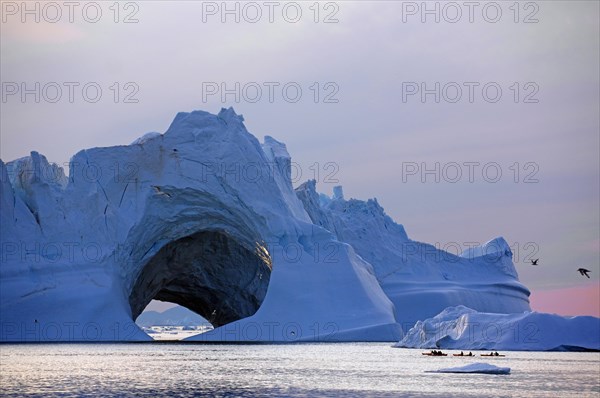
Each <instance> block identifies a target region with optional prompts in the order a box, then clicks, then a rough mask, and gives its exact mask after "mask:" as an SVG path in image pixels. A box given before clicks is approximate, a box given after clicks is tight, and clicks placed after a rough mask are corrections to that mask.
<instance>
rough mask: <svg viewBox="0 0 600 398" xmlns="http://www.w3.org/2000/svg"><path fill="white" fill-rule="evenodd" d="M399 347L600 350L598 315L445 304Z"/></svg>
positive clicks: (413, 329) (408, 334)
mask: <svg viewBox="0 0 600 398" xmlns="http://www.w3.org/2000/svg"><path fill="white" fill-rule="evenodd" d="M396 347H407V348H444V349H454V350H512V351H582V350H600V318H596V317H592V316H575V317H564V316H560V315H556V314H545V313H539V312H530V311H526V312H523V313H520V314H494V313H482V312H477V311H475V310H473V309H471V308H468V307H465V306H456V307H450V308H447V309H445V310H444V311H442V312H441V313H439V314H438V315H436V316H435V317H433V318H430V319H426V320H424V321H419V322H417V323H416V324H415V326H414V327H413V328H412V329H411V330H410V331H409V332H408V333H407V334H406V335H405V336H404V338H403V339H402V340H401V341H400V342H398V343H397V344H396Z"/></svg>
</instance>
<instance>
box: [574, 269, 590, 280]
mask: <svg viewBox="0 0 600 398" xmlns="http://www.w3.org/2000/svg"><path fill="white" fill-rule="evenodd" d="M577 271H579V273H580V274H581V275H582V276H587V277H588V278H589V277H590V276H589V275H588V272H592V271H590V270H589V269H585V268H579V269H578V270H577Z"/></svg>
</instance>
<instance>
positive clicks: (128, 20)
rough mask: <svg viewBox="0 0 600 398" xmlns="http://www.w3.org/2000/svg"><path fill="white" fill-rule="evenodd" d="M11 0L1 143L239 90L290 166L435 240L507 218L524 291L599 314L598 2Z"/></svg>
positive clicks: (9, 145)
mask: <svg viewBox="0 0 600 398" xmlns="http://www.w3.org/2000/svg"><path fill="white" fill-rule="evenodd" d="M23 4H25V3H21V2H12V1H2V2H1V7H2V9H1V11H2V21H1V22H2V23H1V25H0V26H1V35H0V36H1V38H0V44H1V60H0V67H1V69H0V77H1V82H2V98H1V102H0V106H1V117H0V157H1V158H2V160H3V161H5V162H6V161H10V160H13V159H15V158H18V157H22V156H26V155H28V154H29V152H30V151H31V150H36V151H38V152H40V153H42V154H44V155H46V157H47V158H48V159H49V160H50V161H53V162H56V163H58V164H61V165H64V164H68V162H69V159H70V158H71V156H72V155H74V154H75V153H76V152H77V151H79V150H81V149H84V148H90V147H98V146H113V145H123V144H129V143H131V142H132V141H133V140H134V139H136V138H137V137H139V136H141V135H143V134H144V133H146V132H150V131H158V132H164V131H165V130H166V129H167V127H168V126H169V124H170V122H171V121H172V120H173V118H174V117H175V115H176V114H177V112H180V111H192V110H199V109H201V110H206V111H209V112H212V113H216V112H218V111H219V110H220V108H222V107H229V106H233V107H234V108H235V110H236V112H237V113H241V114H243V115H244V117H245V120H246V122H245V123H246V126H247V128H248V130H249V131H250V132H251V133H253V134H254V135H256V136H257V137H258V138H259V139H260V140H262V137H263V136H264V135H271V136H273V137H275V138H276V139H278V140H280V141H283V142H285V143H286V144H287V147H288V150H289V152H290V154H291V155H292V158H293V161H294V162H295V165H296V171H297V173H296V176H295V179H294V183H295V185H299V184H300V183H302V182H303V181H305V180H306V179H310V178H315V179H316V180H317V189H318V190H319V191H321V192H324V193H327V194H331V191H332V189H333V186H335V185H338V184H339V185H343V187H344V193H345V196H346V197H347V198H349V197H355V198H359V199H367V198H372V197H376V198H377V199H378V201H379V203H380V204H381V205H382V206H383V207H384V208H385V210H386V212H387V213H388V214H389V215H390V216H392V218H394V220H396V221H397V222H398V223H401V224H403V225H404V227H405V228H406V230H407V233H408V235H409V237H411V238H412V239H415V240H419V241H424V242H429V243H433V244H436V245H438V246H439V247H440V248H445V247H448V248H450V247H451V248H453V249H454V250H456V247H459V248H464V249H466V248H467V247H469V245H472V244H473V242H479V243H483V242H486V241H488V240H490V239H493V238H495V237H497V236H503V237H504V238H505V239H506V240H507V242H508V243H509V244H510V245H511V247H512V248H513V252H514V262H515V265H516V268H517V271H518V273H519V277H520V279H521V281H522V282H523V283H524V284H525V285H526V286H528V287H529V288H530V289H531V291H532V297H531V302H532V307H533V308H534V309H536V310H540V311H547V312H556V313H560V314H566V315H577V314H589V315H596V316H600V279H599V276H600V209H599V207H600V206H599V203H600V186H599V180H600V153H599V152H600V149H599V148H600V98H599V97H600V95H599V87H600V76H599V70H600V64H599V63H600V62H599V49H600V43H599V37H600V31H599V21H600V11H599V3H598V2H596V1H581V2H577V1H569V2H567V1H535V2H519V3H516V6H515V3H514V2H487V1H481V2H474V3H471V4H473V6H465V5H464V2H428V3H426V4H425V6H424V7H423V3H422V2H406V1H404V2H402V1H398V2H393V1H389V2H377V1H374V2H359V1H338V2H318V3H316V2H313V1H310V2H274V3H267V2H261V1H259V2H235V1H234V2H228V3H226V4H225V5H223V3H222V2H200V1H172V2H166V1H138V2H119V3H114V2H112V1H108V2H103V1H98V2H75V3H73V4H74V5H73V6H68V5H65V3H63V2H54V3H51V4H52V5H50V6H49V5H48V3H40V2H28V3H26V5H25V7H27V8H26V9H25V8H24V7H23ZM535 258H540V260H539V265H538V266H532V265H530V263H529V260H530V259H535ZM579 267H585V268H587V269H589V270H591V273H590V276H591V278H590V279H588V278H585V277H583V276H581V275H579V273H578V272H577V271H576V270H577V268H579Z"/></svg>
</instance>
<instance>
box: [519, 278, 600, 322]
mask: <svg viewBox="0 0 600 398" xmlns="http://www.w3.org/2000/svg"><path fill="white" fill-rule="evenodd" d="M529 300H530V301H531V308H532V309H533V310H534V311H539V312H548V313H555V314H560V315H592V316H597V317H600V284H599V283H598V282H594V283H589V284H586V285H584V286H581V287H570V288H562V289H554V290H533V291H532V292H531V297H530V298H529Z"/></svg>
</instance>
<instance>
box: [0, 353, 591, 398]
mask: <svg viewBox="0 0 600 398" xmlns="http://www.w3.org/2000/svg"><path fill="white" fill-rule="evenodd" d="M506 354H507V357H505V358H481V357H477V358H456V357H452V356H448V357H441V358H439V357H438V358H434V357H426V356H423V355H421V350H408V349H398V348H391V347H390V344H380V343H348V344H293V345H216V344H215V345H197V344H185V343H148V344H146V343H144V344H34V345H8V344H6V345H0V395H2V396H39V397H48V396H63V397H67V396H115V395H116V396H124V395H137V396H170V397H192V396H220V397H234V396H244V397H254V396H278V397H279V396H338V397H348V396H444V397H448V396H473V397H476V396H477V397H480V396H486V397H504V396H515V397H516V396H520V397H551V396H554V397H599V396H600V353H558V352H554V353H546V352H544V353H539V352H507V353H506ZM473 362H488V363H492V364H495V365H497V366H502V367H510V368H511V369H512V373H511V374H510V375H460V374H431V373H424V371H425V370H435V369H439V368H444V367H453V366H460V365H465V364H469V363H473Z"/></svg>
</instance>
